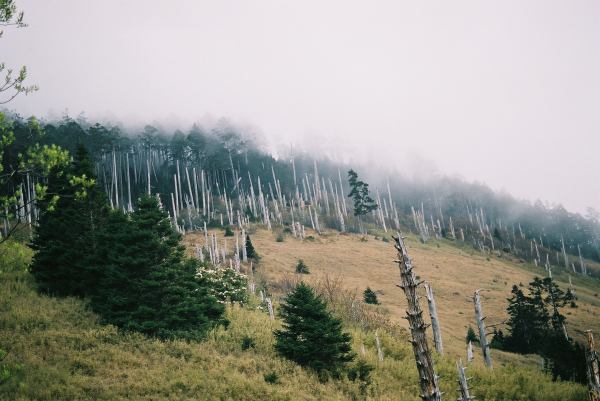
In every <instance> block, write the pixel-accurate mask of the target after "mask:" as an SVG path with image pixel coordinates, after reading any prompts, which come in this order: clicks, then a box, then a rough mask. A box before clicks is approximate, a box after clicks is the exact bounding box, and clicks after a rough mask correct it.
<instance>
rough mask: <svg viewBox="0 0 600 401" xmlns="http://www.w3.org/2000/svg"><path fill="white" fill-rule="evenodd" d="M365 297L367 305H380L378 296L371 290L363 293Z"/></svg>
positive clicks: (368, 289)
mask: <svg viewBox="0 0 600 401" xmlns="http://www.w3.org/2000/svg"><path fill="white" fill-rule="evenodd" d="M363 297H364V300H365V303H368V304H373V305H378V304H379V301H378V300H377V294H375V291H373V290H372V289H371V288H369V287H367V289H366V290H365V291H364V292H363Z"/></svg>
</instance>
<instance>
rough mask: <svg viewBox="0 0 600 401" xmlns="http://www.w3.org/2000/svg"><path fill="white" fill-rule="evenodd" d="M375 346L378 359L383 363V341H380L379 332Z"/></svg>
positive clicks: (376, 334) (376, 333) (376, 335)
mask: <svg viewBox="0 0 600 401" xmlns="http://www.w3.org/2000/svg"><path fill="white" fill-rule="evenodd" d="M375 345H376V346H377V359H379V361H383V349H382V348H381V340H380V339H379V333H378V332H377V330H375Z"/></svg>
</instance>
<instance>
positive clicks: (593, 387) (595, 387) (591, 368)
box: [585, 330, 600, 401]
mask: <svg viewBox="0 0 600 401" xmlns="http://www.w3.org/2000/svg"><path fill="white" fill-rule="evenodd" d="M586 333H587V335H588V348H587V349H586V352H585V356H586V363H587V366H586V368H587V378H588V391H589V397H590V401H600V367H599V366H598V364H599V362H598V354H597V353H596V350H595V346H594V335H593V334H592V331H591V330H587V331H586Z"/></svg>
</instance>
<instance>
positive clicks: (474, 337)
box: [465, 326, 479, 344]
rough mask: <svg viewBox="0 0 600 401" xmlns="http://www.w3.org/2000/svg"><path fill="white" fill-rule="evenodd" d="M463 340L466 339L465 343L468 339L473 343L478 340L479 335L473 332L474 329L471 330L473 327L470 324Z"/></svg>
mask: <svg viewBox="0 0 600 401" xmlns="http://www.w3.org/2000/svg"><path fill="white" fill-rule="evenodd" d="M465 340H466V343H467V344H468V343H469V341H470V342H473V343H478V342H479V337H477V334H475V330H473V328H472V327H471V326H469V328H467V336H466V338H465Z"/></svg>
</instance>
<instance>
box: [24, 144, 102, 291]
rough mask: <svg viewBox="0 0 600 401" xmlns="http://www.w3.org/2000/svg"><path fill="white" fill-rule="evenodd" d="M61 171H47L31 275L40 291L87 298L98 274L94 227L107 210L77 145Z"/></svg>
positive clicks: (84, 154) (90, 167) (85, 156)
mask: <svg viewBox="0 0 600 401" xmlns="http://www.w3.org/2000/svg"><path fill="white" fill-rule="evenodd" d="M65 170H66V171H65ZM65 170H62V169H54V170H52V172H51V173H50V177H49V187H48V190H47V195H48V196H47V197H46V198H45V200H42V201H40V204H39V206H40V209H41V215H40V219H39V223H38V227H37V229H36V230H35V234H34V238H33V241H32V243H31V247H32V248H33V250H34V251H35V256H34V258H33V262H32V264H31V272H32V273H33V275H34V277H35V279H36V281H37V284H38V288H39V290H40V291H41V292H44V293H48V294H53V295H60V296H79V297H81V296H85V295H89V294H90V292H91V291H92V287H91V283H92V282H94V279H95V277H96V276H97V273H98V259H97V257H96V251H97V247H98V235H99V227H100V226H101V225H102V222H103V220H104V219H105V217H106V214H107V210H108V209H107V203H106V199H105V196H104V193H103V191H102V189H101V188H99V186H98V185H97V184H96V180H95V176H94V167H93V165H92V162H91V161H90V158H89V155H88V153H87V151H86V149H85V148H84V147H83V146H80V147H79V148H78V149H77V152H76V154H75V157H74V159H73V161H72V162H71V164H70V166H69V167H68V168H67V169H65Z"/></svg>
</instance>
